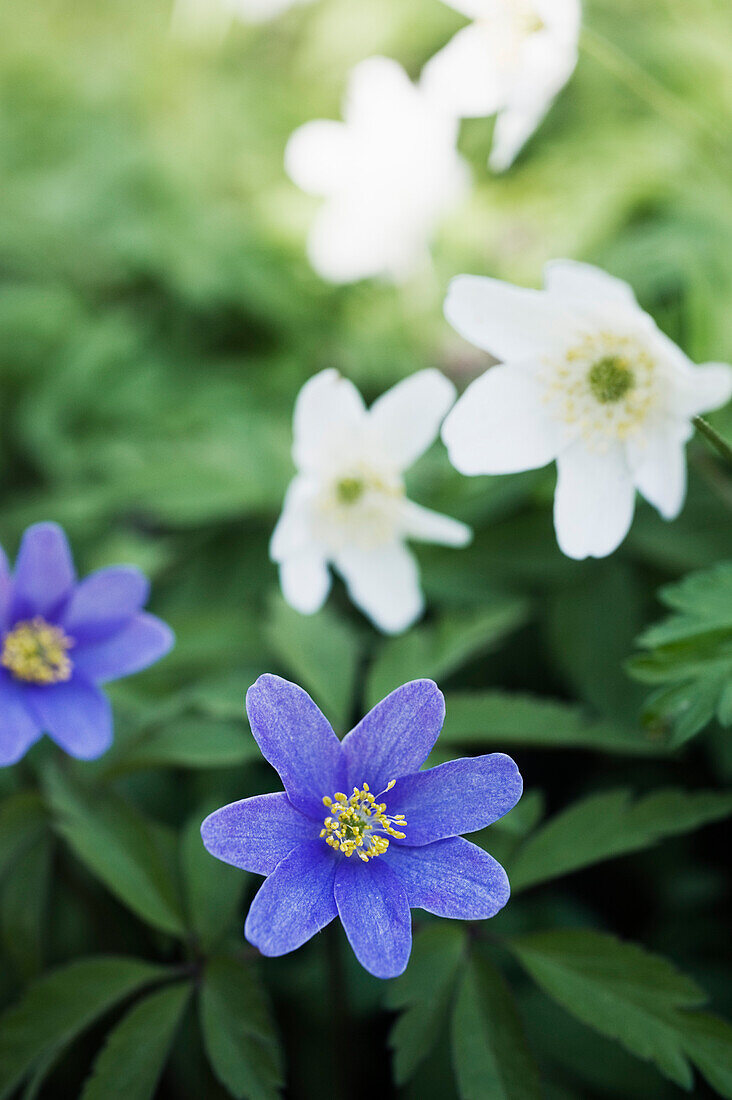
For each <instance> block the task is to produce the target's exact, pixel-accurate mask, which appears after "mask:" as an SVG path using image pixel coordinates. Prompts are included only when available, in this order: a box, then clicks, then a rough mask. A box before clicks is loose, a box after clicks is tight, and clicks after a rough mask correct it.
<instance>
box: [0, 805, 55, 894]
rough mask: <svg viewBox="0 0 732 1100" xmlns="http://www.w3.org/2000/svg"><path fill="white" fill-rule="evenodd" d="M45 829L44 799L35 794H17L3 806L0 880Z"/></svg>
mask: <svg viewBox="0 0 732 1100" xmlns="http://www.w3.org/2000/svg"><path fill="white" fill-rule="evenodd" d="M45 828H46V814H45V811H44V808H43V800H42V799H41V796H40V795H39V794H38V793H37V792H36V791H16V792H15V793H14V794H11V795H8V797H7V798H6V799H5V800H4V801H3V802H2V804H0V879H2V877H3V875H4V874H5V872H6V871H7V870H8V868H9V867H11V865H12V864H13V862H14V861H15V860H16V859H18V858H19V856H20V855H22V853H23V851H24V850H25V849H26V848H28V847H30V846H31V845H32V844H33V843H34V842H35V841H36V840H37V839H38V837H39V836H41V835H42V833H43V831H44V829H45Z"/></svg>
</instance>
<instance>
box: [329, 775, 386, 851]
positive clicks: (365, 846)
mask: <svg viewBox="0 0 732 1100" xmlns="http://www.w3.org/2000/svg"><path fill="white" fill-rule="evenodd" d="M395 783H396V780H395V779H392V780H391V781H390V782H389V783H388V784H387V786H386V788H385V789H384V790H383V791H382V792H381V793H382V794H386V792H387V791H390V790H391V788H392V787H393V786H394V784H395ZM323 805H324V806H327V808H328V809H329V810H330V813H329V814H328V816H327V817H326V819H325V821H324V822H323V828H322V829H321V830H320V835H321V836H322V837H324V838H325V843H326V844H329V845H330V846H331V848H333V849H335V851H336V852H343V854H344V855H345V856H352V855H353V853H354V852H355V853H356V855H357V856H358V858H359V859H361V860H363V862H364V863H368V861H369V860H370V859H373V858H374V857H375V856H381V855H383V854H384V852H385V851H386V849H387V848H388V847H389V837H390V836H393V837H396V838H397V840H403V839H404V837H405V835H406V834H405V833H401V832H398V831H397V829H395V828H394V826H395V825H396V826H398V828H399V829H401V828H402V827H403V826H404V825H406V824H407V822H406V820H405V817H404V814H394V815H392V816H388V815H387V813H386V803H385V802H377V801H376V796H374V795H373V794H372V793H371V791H370V790H369V785H368V783H364V785H363V787H362V788H361V789H360V790H359V788H358V787H354V788H353V794H352V795H351V797H350V798H347V797H346V795H345V794H342V793H341V792H340V791H338V792H337V793H336V794H334V795H333V798H328V797H327V796H326V797H325V798H324V799H323Z"/></svg>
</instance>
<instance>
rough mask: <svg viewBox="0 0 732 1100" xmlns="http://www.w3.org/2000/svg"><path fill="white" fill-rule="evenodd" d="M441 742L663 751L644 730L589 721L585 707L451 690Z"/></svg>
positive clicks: (497, 693)
mask: <svg viewBox="0 0 732 1100" xmlns="http://www.w3.org/2000/svg"><path fill="white" fill-rule="evenodd" d="M440 743H441V744H455V745H470V746H482V745H493V744H495V745H503V746H506V747H510V746H511V745H526V746H531V747H536V748H578V749H579V748H581V749H593V750H595V751H597V752H616V753H627V754H629V755H634V756H635V755H638V756H641V755H652V754H658V753H661V752H663V751H664V747H663V745H662V744H661V743H659V741H658V739H656V740H655V742H654V741H653V740H652V739H651V738H650V737H649V736H648V734H646V733H643V732H642V731H641V730H638V731H637V732H636V731H634V730H629V729H625V728H623V727H622V726H619V725H616V724H615V723H612V722H604V721H598V720H597V719H593V718H590V717H589V715H587V714H586V713H585V711H583V710H582V709H581V708H580V707H577V706H573V705H572V704H570V703H562V702H558V701H556V700H554V699H542V698H538V697H536V696H533V695H520V694H514V693H508V692H505V691H473V692H448V693H447V715H446V718H445V726H444V729H443V731H442V733H441V735H440Z"/></svg>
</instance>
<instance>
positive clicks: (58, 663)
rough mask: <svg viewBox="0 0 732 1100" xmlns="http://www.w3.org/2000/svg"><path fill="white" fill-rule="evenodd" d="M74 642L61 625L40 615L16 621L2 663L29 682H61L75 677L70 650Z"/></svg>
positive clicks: (8, 637)
mask: <svg viewBox="0 0 732 1100" xmlns="http://www.w3.org/2000/svg"><path fill="white" fill-rule="evenodd" d="M73 644H74V640H73V638H69V637H68V636H67V635H66V634H64V632H63V630H62V629H61V627H60V626H51V625H50V624H49V623H47V622H46V620H45V619H42V618H41V617H40V615H39V616H36V618H35V619H30V620H28V621H26V622H20V623H16V625H15V627H14V628H13V629H12V630H11V631H10V632H9V633H7V634H6V635H5V638H4V639H3V648H2V656H0V664H2V665H3V666H4V667H5V668H7V669H9V671H10V672H11V673H12V675H13V676H14V677H15V679H16V680H23V681H24V682H25V683H27V684H60V683H61V682H62V681H64V680H70V679H71V673H72V671H73V667H74V666H73V665H72V663H71V661H70V660H69V657H68V650H69V649H71V647H72V646H73Z"/></svg>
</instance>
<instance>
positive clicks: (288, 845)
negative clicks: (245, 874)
mask: <svg viewBox="0 0 732 1100" xmlns="http://www.w3.org/2000/svg"><path fill="white" fill-rule="evenodd" d="M315 836H317V831H316V826H315V825H314V823H313V821H312V818H309V817H305V815H304V814H301V813H300V812H299V811H298V810H296V809H295V808H294V806H293V805H292V804H291V803H290V801H289V799H288V797H287V795H286V794H283V793H282V792H278V793H277V794H259V795H257V796H256V797H254V798H244V799H242V801H241V802H232V803H231V804H230V805H228V806H222V808H221V809H220V810H214V812H213V813H212V814H209V816H208V817H207V818H206V820H205V821H204V822H203V824H202V825H201V837H202V839H203V843H204V845H205V846H206V848H207V849H208V851H209V852H210V853H211V855H212V856H216V858H217V859H222V860H223V861H224V863H231V864H233V866H234V867H241V869H242V870H243V871H254V873H255V874H257V875H271V874H272V872H273V871H274V869H275V867H276V866H277V864H278V863H280V862H281V861H282V860H283V859H284V858H285V856H287V855H289V854H290V852H291V851H292V849H293V848H296V847H297V846H298V844H302V843H303V842H304V841H306V840H312V839H313V838H314V837H315Z"/></svg>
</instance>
